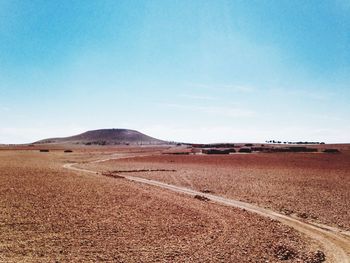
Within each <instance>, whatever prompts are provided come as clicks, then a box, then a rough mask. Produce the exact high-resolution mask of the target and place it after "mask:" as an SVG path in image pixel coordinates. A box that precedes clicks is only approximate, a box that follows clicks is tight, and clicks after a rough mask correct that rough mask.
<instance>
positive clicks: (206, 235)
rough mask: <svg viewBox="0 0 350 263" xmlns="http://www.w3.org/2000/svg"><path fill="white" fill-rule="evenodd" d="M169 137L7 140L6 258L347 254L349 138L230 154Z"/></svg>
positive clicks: (2, 168)
mask: <svg viewBox="0 0 350 263" xmlns="http://www.w3.org/2000/svg"><path fill="white" fill-rule="evenodd" d="M43 147H46V148H45V149H48V150H49V151H48V152H40V151H39V150H40V149H42V148H43ZM171 147H173V148H176V147H175V146H160V145H159V146H153V147H151V146H148V147H147V146H73V147H70V149H71V151H72V152H64V151H65V150H66V149H67V146H66V145H63V146H62V145H49V146H43V145H40V146H21V147H20V146H15V147H2V148H1V150H0V240H1V242H0V262H309V263H317V262H340V261H339V260H342V261H343V262H348V261H346V260H348V259H349V252H350V245H349V244H350V235H349V230H350V212H349V211H350V191H349V189H350V150H349V148H348V146H344V147H343V148H342V150H341V153H337V154H326V153H248V154H239V153H237V154H229V155H215V154H214V155H202V154H186V155H182V154H169V148H171ZM170 150H171V149H170ZM164 153H167V154H164ZM132 178H141V179H145V180H152V181H150V182H160V183H163V184H165V185H169V186H174V187H181V188H180V190H179V191H173V190H171V189H168V188H167V187H162V185H161V184H160V185H158V186H157V185H152V184H148V183H143V182H142V181H140V180H141V179H140V180H139V181H137V180H136V181H135V180H133V179H132ZM183 188H184V189H190V190H194V191H195V192H194V194H188V193H186V191H182V190H181V189H183ZM174 189H176V188H174ZM196 193H197V194H196ZM201 193H202V194H201ZM208 196H209V198H208ZM211 196H213V197H219V198H226V199H227V200H236V201H242V202H244V203H247V204H252V205H254V207H261V208H263V209H267V210H268V211H271V212H273V213H277V214H278V215H280V216H286V219H283V218H282V217H281V218H282V219H281V220H279V219H278V218H277V219H276V218H273V217H272V218H271V217H268V216H264V215H262V214H259V213H255V212H254V211H250V210H249V209H244V208H242V207H241V208H240V207H234V206H232V205H230V204H226V205H225V204H223V203H222V202H221V203H220V202H217V201H216V199H215V198H214V199H212V198H211ZM226 199H225V200H226ZM289 218H291V219H289ZM294 219H295V220H296V221H295V222H294V221H293V222H294V223H291V224H289V223H288V221H286V222H287V223H286V222H285V221H283V220H294ZM299 222H302V223H303V224H305V227H304V225H301V226H299V224H300V223H299ZM307 227H309V228H307ZM313 228H315V230H313ZM305 229H306V230H305ZM310 229H311V230H310ZM300 230H301V231H300ZM317 231H319V232H317ZM320 231H321V232H320ZM322 231H323V232H322ZM319 233H321V234H319Z"/></svg>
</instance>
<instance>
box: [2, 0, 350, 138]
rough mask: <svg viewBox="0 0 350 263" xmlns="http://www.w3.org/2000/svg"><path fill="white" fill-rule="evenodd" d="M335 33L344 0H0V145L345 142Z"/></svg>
mask: <svg viewBox="0 0 350 263" xmlns="http://www.w3.org/2000/svg"><path fill="white" fill-rule="evenodd" d="M349 32H350V2H349V1H347V0H334V1H6V0H4V1H1V2H0V121H1V125H0V143H28V142H33V141H36V140H40V139H43V138H48V137H62V136H70V135H75V134H78V133H81V132H84V131H87V130H92V129H102V128H129V129H135V130H138V131H140V132H143V133H146V134H148V135H150V136H152V137H156V138H159V139H164V140H172V141H183V142H203V143H209V142H264V141H265V140H269V139H276V140H282V141H283V140H288V141H325V142H329V143H331V142H350V122H349V116H350V104H349V99H350V87H349V84H350V48H349V47H350V45H349V44H350V33H349Z"/></svg>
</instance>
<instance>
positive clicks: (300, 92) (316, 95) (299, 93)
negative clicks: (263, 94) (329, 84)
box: [268, 88, 336, 100]
mask: <svg viewBox="0 0 350 263" xmlns="http://www.w3.org/2000/svg"><path fill="white" fill-rule="evenodd" d="M268 92H269V93H271V94H272V95H282V96H290V97H302V98H308V99H313V100H328V99H329V98H331V97H333V96H334V95H336V94H335V93H334V92H329V91H320V90H317V91H316V90H315V91H313V90H307V89H284V88H273V89H269V90H268Z"/></svg>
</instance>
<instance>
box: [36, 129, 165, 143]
mask: <svg viewBox="0 0 350 263" xmlns="http://www.w3.org/2000/svg"><path fill="white" fill-rule="evenodd" d="M47 143H50V144H51V143H54V144H58V143H73V144H85V145H118V144H132V145H159V144H168V142H166V141H162V140H158V139H156V138H153V137H150V136H148V135H145V134H143V133H141V132H138V131H135V130H128V129H102V130H93V131H87V132H84V133H82V134H78V135H74V136H71V137H64V138H50V139H44V140H40V141H37V142H35V143H34V144H47Z"/></svg>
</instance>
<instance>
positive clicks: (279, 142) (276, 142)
mask: <svg viewBox="0 0 350 263" xmlns="http://www.w3.org/2000/svg"><path fill="white" fill-rule="evenodd" d="M265 142H266V143H274V144H325V143H324V142H302V141H300V142H287V141H283V142H282V141H275V140H270V141H265Z"/></svg>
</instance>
